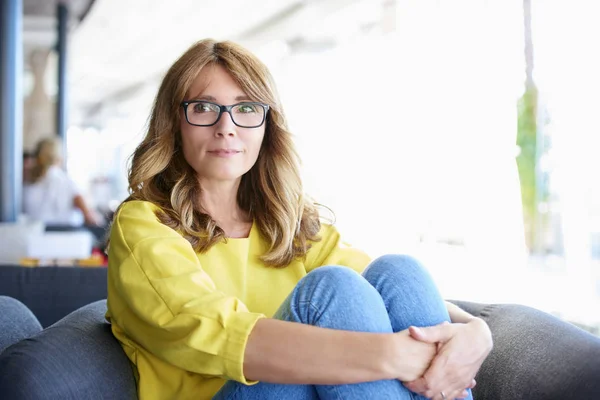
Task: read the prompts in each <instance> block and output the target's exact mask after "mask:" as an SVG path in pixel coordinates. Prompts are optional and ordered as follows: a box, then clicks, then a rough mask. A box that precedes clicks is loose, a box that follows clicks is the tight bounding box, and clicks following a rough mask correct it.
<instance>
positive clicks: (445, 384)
mask: <svg viewBox="0 0 600 400" xmlns="http://www.w3.org/2000/svg"><path fill="white" fill-rule="evenodd" d="M409 333H410V335H411V337H412V338H414V339H416V340H418V341H421V342H423V343H438V351H437V354H436V356H435V357H434V359H433V361H432V363H431V365H430V366H429V368H428V369H427V371H426V372H425V373H424V375H423V376H422V377H420V378H419V379H416V380H413V381H408V382H407V381H405V386H406V387H407V388H408V389H410V390H411V391H413V392H415V393H418V394H420V395H422V396H425V397H427V398H433V399H440V400H441V399H442V398H443V396H441V393H442V392H444V395H445V398H446V399H448V400H450V399H456V398H464V397H466V395H467V393H466V389H468V388H472V387H473V386H475V380H474V377H475V375H476V374H477V371H479V368H480V367H481V364H482V363H483V361H484V360H485V358H486V357H487V355H488V354H489V353H490V351H491V350H492V334H491V332H490V329H489V327H488V326H487V324H486V323H485V322H484V321H483V320H482V319H480V318H473V319H471V320H470V321H469V322H467V323H457V324H450V323H447V322H446V323H443V324H441V325H437V326H432V327H427V328H416V327H412V326H411V327H410V328H409Z"/></svg>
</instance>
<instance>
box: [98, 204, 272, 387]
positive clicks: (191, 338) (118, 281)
mask: <svg viewBox="0 0 600 400" xmlns="http://www.w3.org/2000/svg"><path fill="white" fill-rule="evenodd" d="M155 211H156V207H155V206H153V205H151V204H150V203H146V202H139V201H135V202H129V203H125V204H124V205H123V206H122V207H121V208H120V210H119V212H118V214H117V216H116V218H115V220H114V223H113V226H112V229H111V235H110V246H109V287H108V306H109V313H108V315H109V317H110V318H111V321H113V322H114V323H116V324H117V325H118V326H119V327H120V329H122V331H123V332H124V333H125V334H126V336H127V337H128V339H130V340H131V341H133V342H134V343H135V344H136V345H137V346H140V347H142V348H144V349H145V350H146V351H148V352H150V353H152V354H153V355H154V356H156V357H158V358H159V359H161V360H163V361H165V362H168V363H170V364H172V365H175V366H177V367H179V368H182V369H184V370H187V371H190V372H194V373H198V374H203V375H208V376H219V377H222V378H225V379H233V380H236V381H239V382H242V383H245V384H251V383H253V382H249V381H247V380H246V379H245V377H244V373H243V363H244V352H245V348H246V343H247V341H248V337H249V335H250V332H251V331H252V329H253V327H254V325H255V324H256V321H257V320H258V319H259V318H263V317H264V315H263V314H259V313H252V312H249V311H248V309H247V307H246V306H245V305H244V304H243V303H242V302H241V301H240V300H239V299H237V298H235V297H233V296H229V295H226V294H224V293H223V292H221V291H219V290H218V288H216V287H215V285H214V283H213V281H212V279H211V278H210V277H209V276H208V275H207V274H206V272H205V271H204V270H203V269H202V266H201V265H200V262H199V260H198V257H197V256H196V253H195V252H194V250H193V248H192V246H191V245H190V243H189V242H188V241H187V240H185V239H184V238H183V237H182V236H181V235H180V234H178V233H177V232H176V231H174V230H173V229H171V228H169V227H167V226H166V225H164V224H162V223H161V222H160V221H158V218H157V217H156V215H155Z"/></svg>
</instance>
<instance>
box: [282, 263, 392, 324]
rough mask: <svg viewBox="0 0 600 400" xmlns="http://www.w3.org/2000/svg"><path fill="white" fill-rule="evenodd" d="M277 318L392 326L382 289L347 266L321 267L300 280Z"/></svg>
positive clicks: (306, 322)
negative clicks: (375, 286)
mask: <svg viewBox="0 0 600 400" xmlns="http://www.w3.org/2000/svg"><path fill="white" fill-rule="evenodd" d="M280 310H281V312H279V311H278V313H277V314H276V317H278V318H281V319H284V320H291V321H294V322H301V323H304V324H309V325H316V326H322V327H328V328H333V329H344V330H355V331H367V332H370V331H373V332H387V331H391V326H390V322H389V318H388V315H387V311H386V309H385V305H384V304H383V300H382V298H381V296H380V295H379V292H377V290H376V289H375V288H374V287H373V286H371V285H370V284H369V282H367V281H366V280H365V279H364V278H363V277H362V276H361V275H360V274H358V273H356V272H355V271H354V270H352V269H350V268H347V267H340V266H323V267H319V268H317V269H315V270H313V271H311V272H310V273H308V274H307V275H306V276H305V277H304V278H302V279H301V280H300V282H298V285H297V286H296V288H295V289H294V291H293V292H292V294H291V295H290V296H289V297H288V299H286V301H285V302H284V304H283V305H282V307H281V308H280Z"/></svg>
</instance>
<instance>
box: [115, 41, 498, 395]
mask: <svg viewBox="0 0 600 400" xmlns="http://www.w3.org/2000/svg"><path fill="white" fill-rule="evenodd" d="M329 100H330V101H336V99H329ZM338 100H339V101H347V99H344V100H342V99H338ZM351 105H353V106H356V105H358V106H359V107H363V106H364V107H367V106H365V105H363V104H362V102H358V103H351ZM306 111H307V112H327V103H326V102H322V101H315V102H314V103H311V104H306ZM364 111H365V113H364V114H365V115H366V114H369V113H370V111H369V112H367V108H365V109H364ZM348 112H349V114H348V115H347V116H345V117H352V118H354V117H356V116H357V115H361V113H357V109H355V108H354V107H352V108H351V109H349V110H348ZM331 117H332V118H339V117H344V116H335V115H332V116H331ZM129 190H130V193H131V194H130V196H129V198H127V199H126V200H125V201H124V202H123V203H122V204H121V206H120V207H119V209H118V210H117V212H116V214H115V217H114V220H113V224H112V228H111V235H110V244H109V252H108V254H109V269H108V312H107V319H108V320H109V321H110V322H111V323H112V330H113V334H114V335H115V337H116V338H117V339H118V340H119V342H120V343H121V345H122V347H123V349H124V351H125V352H126V354H127V356H128V357H129V359H130V360H131V362H132V363H133V364H134V365H135V371H136V374H135V375H136V378H137V383H138V395H139V398H140V399H143V400H148V399H181V400H184V399H195V400H198V399H211V398H214V399H262V400H266V399H319V398H320V399H361V400H362V399H372V398H394V399H424V398H425V397H427V398H433V399H435V400H446V399H455V398H468V399H471V398H472V396H471V390H470V388H471V387H473V386H474V384H475V382H474V379H473V378H474V377H475V374H476V373H477V371H478V369H479V367H480V366H481V364H482V362H483V360H484V359H485V358H486V357H487V355H488V353H489V352H490V350H491V347H492V339H491V334H490V330H489V328H488V326H487V325H486V323H485V322H484V321H483V320H481V319H479V318H475V317H473V316H471V315H469V314H467V313H466V312H464V311H462V310H461V309H459V308H458V307H456V306H454V305H452V304H450V303H446V302H444V301H443V300H442V298H441V296H440V294H439V292H438V290H437V288H436V286H435V284H434V282H433V280H432V279H431V277H430V276H429V274H428V273H427V272H426V270H425V269H424V268H423V267H422V266H421V265H420V263H419V262H418V261H416V260H415V259H413V258H411V257H408V256H400V255H388V256H383V257H380V258H378V259H376V260H370V259H369V257H368V256H367V255H366V254H364V253H363V252H361V251H359V250H356V249H354V248H351V247H349V246H347V245H346V244H344V242H343V241H342V240H341V238H340V234H339V233H338V231H337V229H336V228H335V227H334V226H333V225H331V224H328V223H324V222H321V220H320V217H319V213H318V205H317V204H315V203H314V202H313V201H312V200H310V199H309V198H308V197H307V196H306V195H305V193H304V192H303V186H302V182H301V180H300V173H299V159H298V157H297V154H296V151H295V149H294V144H293V140H292V135H291V133H290V132H289V131H288V128H287V122H286V119H285V117H284V112H283V109H282V106H281V104H280V102H279V99H278V96H277V93H276V89H275V84H274V82H273V81H272V78H271V75H270V73H269V72H268V70H267V68H266V66H265V65H264V64H263V63H262V62H261V61H259V60H258V59H257V58H256V57H255V56H254V55H253V54H251V53H250V52H248V51H247V50H245V49H244V48H242V47H240V46H238V45H236V44H234V43H231V42H216V41H213V40H203V41H200V42H198V43H197V44H195V45H194V46H192V47H191V48H190V49H189V50H188V51H187V52H186V53H184V54H183V55H182V56H181V58H179V60H177V61H176V62H175V63H174V64H173V66H172V67H171V68H170V69H169V71H168V72H167V74H166V76H165V77H164V79H163V82H162V84H161V86H160V89H159V92H158V95H157V97H156V99H155V103H154V107H153V111H152V114H151V118H150V123H149V127H148V132H147V135H146V137H145V138H144V140H143V141H142V143H141V144H140V145H139V146H138V147H137V149H136V150H135V152H134V154H133V158H132V164H131V168H130V172H129ZM357 190H360V188H357ZM374 200H375V197H374ZM416 327H420V328H416ZM415 393H419V394H420V395H416V394H415Z"/></svg>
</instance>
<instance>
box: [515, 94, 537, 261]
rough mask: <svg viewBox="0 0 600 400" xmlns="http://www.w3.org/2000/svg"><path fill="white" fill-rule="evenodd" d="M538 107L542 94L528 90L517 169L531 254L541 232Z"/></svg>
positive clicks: (522, 108) (520, 107) (522, 107)
mask: <svg viewBox="0 0 600 400" xmlns="http://www.w3.org/2000/svg"><path fill="white" fill-rule="evenodd" d="M537 107H538V91H537V88H536V87H535V85H531V86H530V87H528V88H527V89H526V90H525V93H524V94H523V96H522V97H521V98H520V99H519V101H518V105H517V109H518V128H517V146H519V149H520V152H519V155H518V156H517V168H518V170H519V180H520V183H521V201H522V205H523V219H524V221H523V222H524V225H525V241H526V244H527V247H528V248H529V250H530V251H532V250H535V247H536V240H535V238H536V237H537V235H536V234H537V232H536V218H537V212H538V211H537V206H536V202H537V193H536V191H537V186H536V163H537V155H536V151H537Z"/></svg>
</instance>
